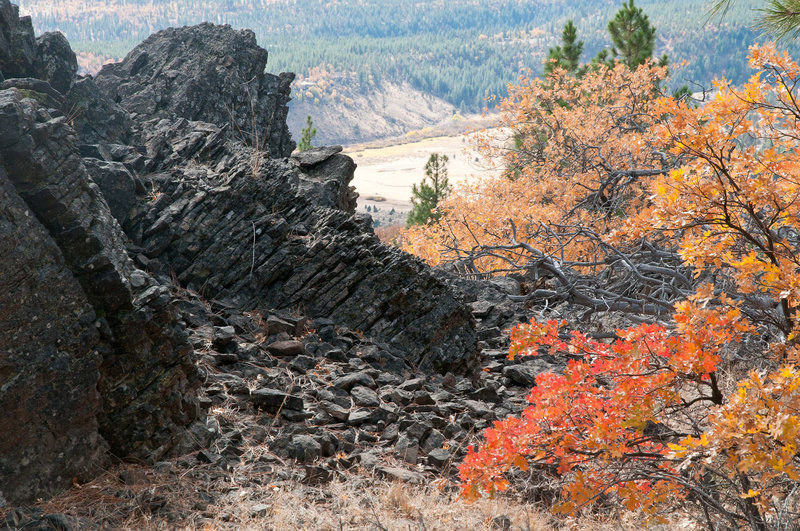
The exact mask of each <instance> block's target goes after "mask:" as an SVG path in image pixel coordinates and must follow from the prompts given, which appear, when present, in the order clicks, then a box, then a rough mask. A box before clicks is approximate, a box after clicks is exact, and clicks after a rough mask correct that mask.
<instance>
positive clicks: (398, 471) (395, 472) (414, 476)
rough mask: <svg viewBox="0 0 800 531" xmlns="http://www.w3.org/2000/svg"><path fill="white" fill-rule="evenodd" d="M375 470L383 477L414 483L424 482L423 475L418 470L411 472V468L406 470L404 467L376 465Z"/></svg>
mask: <svg viewBox="0 0 800 531" xmlns="http://www.w3.org/2000/svg"><path fill="white" fill-rule="evenodd" d="M375 470H377V471H378V473H379V474H381V475H382V476H383V477H385V478H387V479H393V480H397V481H404V482H406V483H412V484H415V485H416V484H421V483H425V476H423V475H422V474H420V473H418V472H412V471H411V470H406V469H405V468H397V467H378V468H376V469H375Z"/></svg>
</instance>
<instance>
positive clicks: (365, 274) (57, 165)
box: [0, 0, 478, 505]
mask: <svg viewBox="0 0 800 531" xmlns="http://www.w3.org/2000/svg"><path fill="white" fill-rule="evenodd" d="M266 58H267V53H266V51H264V50H262V49H261V48H259V47H258V46H257V45H256V43H255V39H254V37H253V34H252V33H251V32H246V31H245V32H237V31H234V30H232V29H231V28H229V27H224V26H213V25H210V24H202V25H200V26H196V27H192V28H181V29H171V30H166V31H163V32H160V33H158V34H156V35H154V36H152V37H151V38H149V39H147V40H146V41H145V42H144V43H142V45H140V46H139V47H137V48H136V49H135V50H134V51H133V52H131V54H129V56H128V57H127V58H126V59H125V61H123V62H122V63H120V64H118V65H110V66H107V67H106V68H104V69H103V71H102V73H101V74H100V75H99V76H98V78H97V79H91V78H82V79H76V78H75V77H74V72H75V68H74V62H75V61H74V54H73V53H72V51H71V50H70V49H69V45H68V43H67V42H66V40H65V39H63V37H60V36H58V35H55V34H52V35H45V36H43V37H41V38H40V39H39V40H35V39H34V37H33V30H32V26H31V23H30V20H29V19H27V18H23V19H20V18H19V17H18V11H17V9H16V7H15V6H12V5H11V4H10V3H9V1H8V0H0V72H2V73H3V76H4V77H5V78H7V79H6V80H5V81H3V82H2V85H0V208H2V211H1V212H2V215H0V229H1V230H2V231H3V232H2V236H3V237H2V243H1V244H0V248H1V249H2V250H3V251H5V252H3V254H2V256H0V267H2V268H0V288H2V293H0V332H5V331H12V330H13V333H11V334H5V333H3V334H2V337H0V406H3V407H2V409H0V427H2V428H6V427H7V426H9V425H12V424H21V425H24V426H25V429H20V430H17V432H16V433H15V436H14V437H13V438H4V439H3V440H2V442H0V475H2V477H3V480H4V481H3V482H2V484H0V492H2V494H1V496H2V498H0V505H2V504H3V503H4V502H3V499H5V500H9V501H12V502H19V501H25V500H30V499H32V498H34V497H37V496H43V495H48V494H50V493H52V492H53V491H55V490H57V489H59V488H63V487H65V486H67V485H68V484H69V482H70V481H71V480H72V478H73V477H84V476H85V475H86V474H88V473H89V471H90V470H92V467H95V466H98V465H100V464H102V463H103V461H104V459H105V458H106V448H108V449H110V451H111V452H112V453H115V454H117V455H119V456H122V457H134V458H137V459H140V460H145V461H153V460H156V459H159V458H161V457H162V456H165V455H168V454H169V453H170V452H186V451H191V450H193V449H197V443H198V442H199V443H203V442H204V441H205V442H207V438H208V437H210V436H213V430H210V429H209V428H208V426H207V425H206V423H205V422H204V417H203V414H202V413H201V411H199V409H198V407H197V402H196V400H195V397H194V389H195V388H196V386H197V384H198V378H197V374H196V369H195V365H194V363H193V354H192V347H193V346H194V347H195V348H201V347H202V348H205V347H206V345H205V343H199V342H197V341H194V342H191V343H190V341H189V339H188V338H189V336H188V335H187V330H186V327H187V323H188V326H189V327H193V326H203V325H204V324H205V322H203V321H202V320H200V321H198V320H197V319H195V318H194V317H193V315H192V314H191V312H188V311H186V309H185V308H183V309H180V306H181V305H180V301H179V300H178V299H176V293H177V291H176V290H179V289H183V288H186V289H188V290H189V291H190V292H196V293H199V294H201V295H202V296H203V297H205V298H208V299H220V300H222V301H223V303H224V304H226V305H229V306H230V307H233V308H237V311H239V312H241V311H244V310H252V309H264V308H271V309H277V310H287V311H292V312H294V313H301V314H303V315H307V316H310V317H311V318H315V319H318V320H319V319H322V321H319V322H321V323H327V324H325V326H326V327H327V328H326V330H327V329H328V328H330V329H335V328H336V327H341V326H346V327H349V328H350V329H352V330H354V332H352V334H354V335H355V336H356V337H365V338H366V340H367V341H370V342H373V343H372V344H371V346H370V349H369V352H368V353H366V352H361V351H358V352H356V351H354V352H353V353H352V355H353V356H357V357H358V358H359V360H360V363H367V364H368V365H369V366H370V367H372V368H373V369H374V370H393V371H397V370H399V368H401V367H408V366H409V365H410V366H413V367H421V368H436V369H439V370H442V371H446V370H450V371H453V372H459V373H467V372H471V371H473V370H475V369H476V368H477V360H478V350H477V348H476V341H477V333H476V330H475V322H474V320H473V318H472V315H471V313H470V311H469V309H468V308H467V307H466V306H465V305H464V304H463V303H462V302H461V301H460V300H459V299H458V298H457V297H456V296H455V295H454V294H453V292H452V291H451V290H450V288H449V287H448V285H447V284H446V283H445V282H444V281H442V280H440V279H438V278H437V277H435V276H434V275H433V274H432V273H431V272H430V270H429V269H428V268H427V267H426V266H425V265H424V264H422V263H420V262H419V261H418V260H416V259H414V258H412V257H410V256H408V255H405V254H403V253H401V252H400V251H398V250H396V249H394V248H390V247H386V246H384V245H382V244H380V243H379V242H378V240H377V239H376V238H375V236H374V235H373V234H372V231H371V229H370V228H369V225H370V223H369V219H368V218H360V217H358V216H356V215H354V213H353V210H354V206H355V197H356V196H355V194H354V192H353V190H352V189H351V188H350V187H349V182H350V180H351V179H352V175H353V170H354V168H355V165H354V164H353V161H352V160H350V159H349V158H348V157H346V156H344V155H341V154H340V153H338V151H339V149H337V148H326V149H320V150H316V151H314V152H310V153H305V154H302V155H300V156H298V157H295V158H293V159H291V160H290V159H288V158H287V157H288V155H289V153H290V152H291V151H292V149H293V147H294V143H293V142H292V141H291V138H290V137H289V135H288V132H287V130H286V123H285V118H286V103H287V101H288V98H289V83H290V81H291V74H281V75H280V76H273V75H270V74H265V73H264V65H265V63H266ZM315 322H316V321H315ZM223 332H224V333H221V335H220V337H219V338H217V337H215V338H213V339H212V340H211V341H212V344H214V345H217V346H218V347H219V348H222V347H224V348H222V350H223V351H224V352H223V354H224V355H223V358H224V356H226V355H233V354H236V352H237V348H238V347H237V346H236V345H237V343H236V342H235V341H232V338H233V337H234V334H233V333H231V332H230V331H229V330H227V329H226V330H224V331H223ZM273 332H274V331H273ZM223 336H224V337H223ZM283 339H287V338H283ZM284 343H285V344H283V345H282V346H280V345H277V344H276V345H272V346H270V347H269V348H272V349H273V350H276V352H281V353H282V354H281V355H296V354H297V353H296V352H295V350H296V343H292V341H291V339H290V338H289V339H288V343H287V342H286V341H284ZM334 350H335V349H334ZM270 352H272V351H270ZM326 352H327V353H328V354H331V355H333V354H332V352H333V351H326V350H325V349H321V350H319V352H318V355H320V356H324V355H326ZM226 353H227V354H226ZM231 353H233V354H231ZM292 353H294V354H292ZM237 355H238V354H237ZM276 355H277V354H276ZM300 359H301V361H302V356H300ZM298 363H301V362H298ZM301 365H302V363H301ZM404 370H405V369H404ZM268 394H269V393H267V394H266V395H264V396H263V397H261V398H259V400H262V401H264V404H266V403H267V402H269V400H270V399H271V398H270V397H269V396H267V395H268ZM21 404H24V405H25V407H24V408H23V407H22V406H21ZM205 405H206V406H208V405H209V404H208V403H205ZM262 405H263V404H262ZM6 406H7V407H6ZM65 408H68V409H65ZM59 412H61V413H59ZM52 413H56V414H58V415H62V420H59V424H58V425H57V426H56V425H54V424H53V421H52V419H51V418H50V417H48V415H49V414H52ZM195 420H197V422H195ZM62 422H64V423H67V424H68V426H62V425H61V423H62ZM190 426H191V428H190V431H187V427H190ZM193 441H195V442H193ZM56 448H61V449H62V453H58V452H56Z"/></svg>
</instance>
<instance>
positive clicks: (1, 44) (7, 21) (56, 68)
mask: <svg viewBox="0 0 800 531" xmlns="http://www.w3.org/2000/svg"><path fill="white" fill-rule="evenodd" d="M77 72H78V61H77V59H76V57H75V53H74V52H73V51H72V48H70V46H69V42H67V39H66V37H64V35H62V34H61V33H57V32H55V33H54V32H48V33H45V34H44V35H42V36H41V37H39V38H38V39H36V38H35V37H34V33H33V24H32V22H31V18H30V17H21V18H20V16H19V7H18V6H15V5H13V4H11V2H8V1H7V0H6V1H3V2H0V81H3V80H4V79H7V78H24V77H31V78H37V79H41V80H44V81H47V82H48V83H50V85H52V86H53V88H55V89H56V90H57V91H59V92H61V93H62V94H65V93H66V92H67V90H69V88H70V87H71V86H72V83H73V81H74V79H75V74H76V73H77Z"/></svg>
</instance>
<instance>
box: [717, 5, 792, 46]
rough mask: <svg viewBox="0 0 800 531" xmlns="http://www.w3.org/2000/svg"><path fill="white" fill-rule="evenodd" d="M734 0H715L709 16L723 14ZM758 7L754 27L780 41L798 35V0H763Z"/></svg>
mask: <svg viewBox="0 0 800 531" xmlns="http://www.w3.org/2000/svg"><path fill="white" fill-rule="evenodd" d="M735 1H736V0H715V2H714V5H713V6H712V8H711V11H710V16H711V17H713V16H715V15H721V16H725V14H726V13H727V12H728V9H730V8H731V6H732V5H733V4H734V2H735ZM764 3H765V6H764V7H762V8H760V9H758V11H760V12H761V15H760V16H759V18H758V21H757V23H756V27H757V28H758V29H760V30H761V31H763V32H764V33H766V34H767V35H769V36H771V37H773V38H775V39H777V40H782V41H788V40H791V39H796V38H797V37H798V35H800V0H765V1H764Z"/></svg>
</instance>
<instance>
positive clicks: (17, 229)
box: [0, 164, 108, 507]
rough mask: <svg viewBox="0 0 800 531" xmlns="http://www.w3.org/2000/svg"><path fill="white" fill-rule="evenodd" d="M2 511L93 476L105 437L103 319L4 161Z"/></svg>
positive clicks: (0, 182) (0, 223) (0, 225)
mask: <svg viewBox="0 0 800 531" xmlns="http://www.w3.org/2000/svg"><path fill="white" fill-rule="evenodd" d="M0 208H1V209H2V213H3V214H2V215H0V235H2V237H0V433H2V436H1V437H0V478H2V481H0V507H2V506H3V503H4V500H5V501H8V502H12V503H19V502H25V501H30V500H32V499H35V498H37V497H42V496H47V495H50V494H53V493H55V492H57V491H58V490H59V489H63V488H66V487H68V486H69V485H70V484H71V482H72V479H73V478H76V477H77V478H78V480H79V481H84V480H87V479H89V478H91V477H92V476H93V475H94V474H95V472H96V470H98V469H99V468H100V467H102V466H103V465H104V464H105V463H106V460H107V457H106V451H107V448H108V445H107V444H106V442H105V441H104V440H103V439H102V437H100V435H99V432H98V420H97V419H98V417H99V415H100V413H101V405H102V402H101V398H100V394H99V393H98V391H97V384H98V381H99V378H100V363H101V362H102V358H101V355H100V351H101V350H105V349H107V348H108V346H107V345H106V344H105V343H104V342H103V341H102V339H101V337H100V334H99V332H98V327H97V324H98V322H99V321H98V317H97V316H96V314H95V312H94V309H93V307H92V306H91V304H89V301H88V299H87V297H86V295H85V294H84V292H83V290H82V288H81V286H80V284H79V283H78V281H77V280H76V279H75V277H74V275H73V274H72V271H70V269H69V268H68V267H67V266H66V264H65V262H64V257H63V255H62V253H61V250H60V249H59V248H58V246H57V245H56V243H55V242H54V241H53V239H52V238H51V237H50V235H49V233H48V231H47V230H46V229H45V228H44V226H42V224H41V223H40V222H39V221H38V220H37V219H36V217H35V216H34V214H33V213H32V212H31V211H30V209H29V208H28V205H26V204H25V202H24V201H23V200H22V198H20V197H19V195H18V194H17V192H16V190H15V188H14V186H13V185H12V184H11V181H10V180H9V179H8V176H7V175H6V172H5V170H4V169H3V165H2V164H0Z"/></svg>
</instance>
